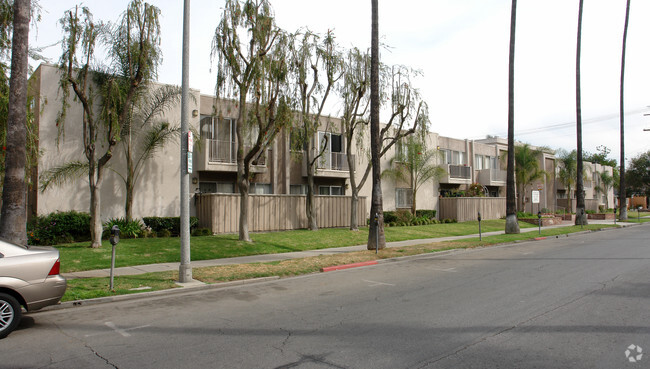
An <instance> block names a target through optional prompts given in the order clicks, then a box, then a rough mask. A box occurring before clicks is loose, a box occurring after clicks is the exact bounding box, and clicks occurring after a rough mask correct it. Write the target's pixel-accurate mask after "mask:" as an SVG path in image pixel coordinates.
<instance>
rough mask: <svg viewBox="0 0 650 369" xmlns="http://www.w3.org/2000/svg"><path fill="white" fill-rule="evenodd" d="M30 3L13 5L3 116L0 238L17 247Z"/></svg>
mask: <svg viewBox="0 0 650 369" xmlns="http://www.w3.org/2000/svg"><path fill="white" fill-rule="evenodd" d="M30 5H31V4H30V0H15V1H14V20H13V28H14V29H13V41H12V50H11V77H10V80H9V112H8V116H7V137H6V138H7V144H6V145H7V152H6V157H5V178H4V186H3V188H2V210H1V212H0V236H1V237H3V238H5V239H8V240H10V241H12V242H14V243H17V244H19V245H25V246H26V245H27V230H26V225H27V200H26V196H27V187H26V185H25V165H26V162H27V153H26V147H27V127H26V125H27V65H28V60H27V49H28V43H29V42H28V41H29V15H30Z"/></svg>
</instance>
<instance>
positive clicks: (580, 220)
mask: <svg viewBox="0 0 650 369" xmlns="http://www.w3.org/2000/svg"><path fill="white" fill-rule="evenodd" d="M582 2H583V0H580V4H579V6H578V41H577V47H576V133H577V134H576V136H577V141H578V142H577V149H576V150H577V153H576V161H577V163H576V173H583V163H582V110H581V109H582V108H581V105H582V104H581V101H580V99H581V93H580V51H581V48H582ZM576 199H577V200H576V223H575V224H576V225H584V224H587V214H586V213H585V191H584V185H583V181H582V176H581V175H578V176H577V177H576Z"/></svg>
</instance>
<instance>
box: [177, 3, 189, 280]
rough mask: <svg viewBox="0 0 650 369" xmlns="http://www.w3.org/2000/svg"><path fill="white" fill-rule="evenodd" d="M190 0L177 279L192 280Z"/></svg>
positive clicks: (185, 51) (186, 27) (185, 33)
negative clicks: (188, 148) (188, 155)
mask: <svg viewBox="0 0 650 369" xmlns="http://www.w3.org/2000/svg"><path fill="white" fill-rule="evenodd" d="M189 83H190V0H184V6H183V66H182V81H181V94H182V95H181V175H180V177H181V193H180V197H181V264H180V266H179V267H178V280H179V282H181V283H187V282H191V281H192V266H191V265H190V197H189V195H190V192H189V188H190V175H189V172H188V167H187V164H188V163H187V146H188V145H187V132H189V113H190V109H189V103H190V100H189V97H190V89H189Z"/></svg>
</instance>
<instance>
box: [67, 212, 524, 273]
mask: <svg viewBox="0 0 650 369" xmlns="http://www.w3.org/2000/svg"><path fill="white" fill-rule="evenodd" d="M520 227H522V228H529V227H534V226H533V225H530V224H527V223H523V222H521V223H520ZM504 228H505V221H504V220H485V221H482V222H481V229H482V231H483V232H490V231H500V230H503V229H504ZM474 233H478V222H477V221H473V222H464V223H449V224H432V225H423V226H413V227H388V228H386V229H385V234H386V241H388V242H392V241H404V240H412V239H423V238H436V237H445V236H459V235H466V234H474ZM251 238H252V239H253V242H252V243H247V242H240V241H238V236H237V235H236V234H229V235H217V236H203V237H192V238H191V250H192V255H191V258H192V260H209V259H221V258H229V257H236V256H247V255H259V254H276V253H283V252H293V251H304V250H316V249H323V248H330V247H343V246H354V245H363V244H365V243H367V242H368V228H361V230H360V231H358V232H353V231H350V230H348V229H343V228H335V229H321V230H319V231H318V232H312V231H308V230H297V231H285V232H270V233H254V234H251ZM56 248H57V249H59V251H60V253H61V270H62V272H64V273H65V272H76V271H82V270H93V269H105V268H109V267H110V264H111V245H110V244H109V243H108V241H104V242H103V244H102V247H101V248H98V249H92V248H89V247H88V243H74V244H65V245H57V246H56ZM179 250H180V239H179V238H177V237H175V238H140V239H122V240H121V241H120V243H119V244H118V245H117V258H116V262H115V266H116V267H121V266H132V265H142V264H155V263H167V262H179V261H180V251H179Z"/></svg>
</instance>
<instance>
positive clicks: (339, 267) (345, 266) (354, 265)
mask: <svg viewBox="0 0 650 369" xmlns="http://www.w3.org/2000/svg"><path fill="white" fill-rule="evenodd" d="M369 265H377V260H372V261H362V262H360V263H352V264H343V265H334V266H331V267H325V268H321V269H320V271H321V272H331V271H334V270H343V269H350V268H358V267H363V266H369Z"/></svg>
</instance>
